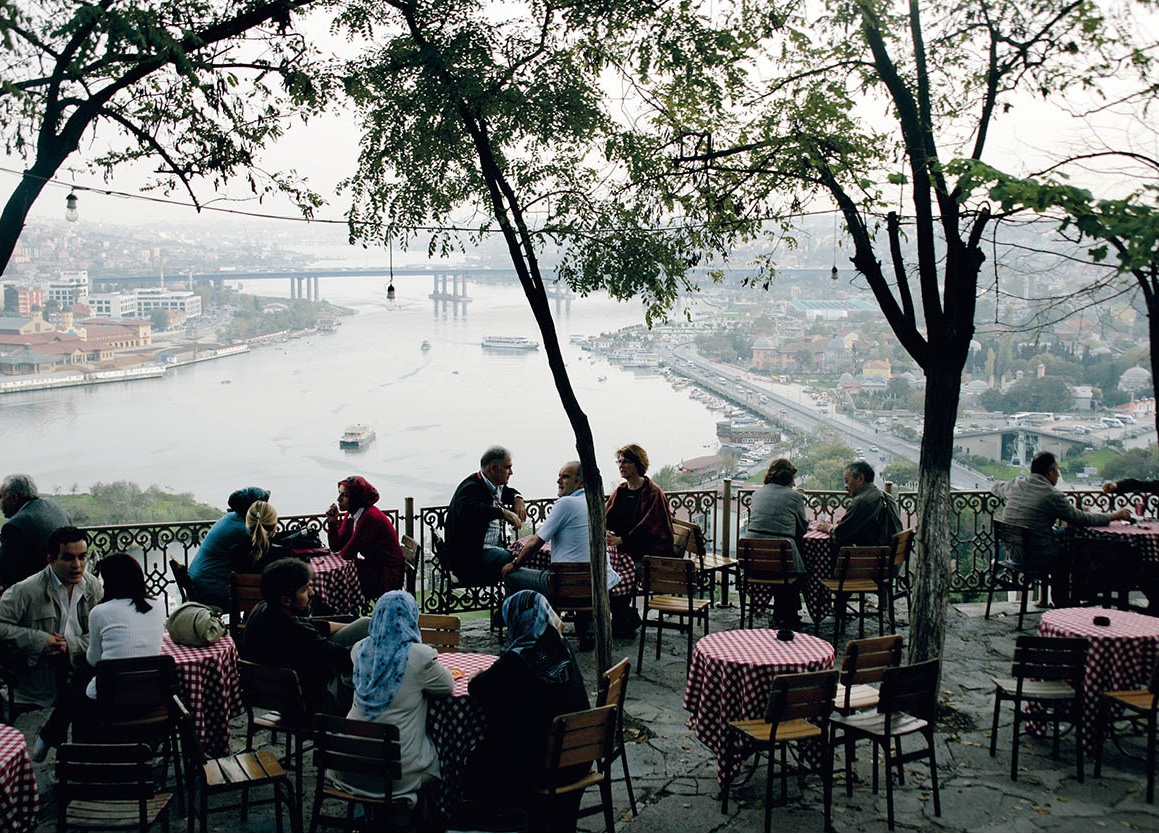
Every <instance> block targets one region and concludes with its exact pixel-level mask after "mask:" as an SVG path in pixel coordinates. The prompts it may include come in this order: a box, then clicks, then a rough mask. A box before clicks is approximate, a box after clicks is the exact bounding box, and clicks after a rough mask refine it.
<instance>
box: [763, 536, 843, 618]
mask: <svg viewBox="0 0 1159 834" xmlns="http://www.w3.org/2000/svg"><path fill="white" fill-rule="evenodd" d="M801 559H802V560H803V561H804V562H805V575H804V576H803V577H802V578H801V596H803V597H804V599H805V607H806V608H808V609H809V616H810V617H812V618H813V622H814V623H819V622H821V621H822V620H824V619H825V618H826V617H827V616H829V611H830V609H832V608H833V594H831V593H829V589H828V588H826V587H825V586H824V585H822V584H821V580H822V579H828V578H830V577H831V576H833V551H832V549H831V548H830V547H829V534H828V533H822V532H821V531H820V530H818V529H816V528H810V529H809V532H807V533H806V534H805V550H804V552H802V553H801ZM770 599H772V594H771V593H770V592H769V591H767V590H765V589H764V588H760V589H758V590H756V591H755V592H754V593H753V594H751V595H749V597H748V598H747V600H746V604H750V603H751V605H752V606H753V615H754V616H757V617H759V616H761V615H762V614H764V613H765V609H766V608H767V607H768V605H769V600H770ZM794 613H796V612H794Z"/></svg>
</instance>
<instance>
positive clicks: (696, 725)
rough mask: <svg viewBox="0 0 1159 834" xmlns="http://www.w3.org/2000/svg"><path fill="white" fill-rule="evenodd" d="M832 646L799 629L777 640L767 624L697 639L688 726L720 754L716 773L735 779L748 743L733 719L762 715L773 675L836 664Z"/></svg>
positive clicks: (689, 687)
mask: <svg viewBox="0 0 1159 834" xmlns="http://www.w3.org/2000/svg"><path fill="white" fill-rule="evenodd" d="M833 656H834V652H833V646H831V645H830V644H829V643H827V642H826V641H824V640H822V639H821V638H820V637H814V636H813V635H811V634H804V633H802V632H796V633H794V635H793V639H792V640H787V641H786V640H778V639H777V632H776V631H772V630H769V629H763V628H758V629H734V630H732V631H718V632H716V633H714V634H709V635H706V636H705V637H702V638H700V640H698V641H697V643H696V647H695V648H694V649H693V652H692V663H691V665H690V666H689V669H688V682H687V683H686V685H685V688H684V708H685V709H686V710H688V713H689V716H688V727H689V728H690V729H691V730H692V731H693V733H694V734H695V736H696V737H697V738H698V739H700V741H702V742H703V743H704V745H705V746H706V747H707V748H708V749H709V750H711V751H712V752H713V753H714V754H715V755H716V757H717V765H718V767H717V779H718V780H720V781H721V782H722V783H723V782H724V781H725V778H726V777H727V779H728V781H732V780H733V777H735V776H736V773H737V771H738V770H739V769H740V764H741V762H742V761H743V760H744V757H745V755H747V753H748V752H750V748H749V747H748V746H747V745H746V744H745V743H744V740H743V738H742V736H741V734H740V733H729V732H727V729H728V723H729V722H730V721H739V720H744V719H753V718H764V716H765V709H766V707H767V706H768V701H769V693H770V692H771V691H772V688H773V678H775V677H776V676H777V675H784V674H793V673H796V672H817V671H821V670H824V669H832V668H833Z"/></svg>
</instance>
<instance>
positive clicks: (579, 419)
mask: <svg viewBox="0 0 1159 834" xmlns="http://www.w3.org/2000/svg"><path fill="white" fill-rule="evenodd" d="M529 272H534V277H535V279H536V280H535V281H534V282H531V281H521V283H522V284H523V292H524V295H526V296H527V301H528V302H529V303H530V304H531V312H532V313H533V314H534V315H535V321H536V324H538V325H539V333H540V335H541V336H543V347H544V350H546V352H547V364H548V367H550V368H551V376H552V379H553V380H554V381H555V387H556V390H557V391H558V392H559V399H560V402H561V403H562V404H563V410H564V412H565V413H566V414H567V419H568V421H569V422H570V423H571V428H572V432H573V433H574V434H575V448H576V452H577V454H578V455H579V461H580V466H581V467H582V468H583V476H584V496H585V497H586V498H587V504H588V536H589V551H588V552H589V555H590V557H591V566H592V608H593V609H594V611H593V618H592V619H593V620H594V621H595V630H596V674H597V675H602V674H603V673H604V672H606V671H607V670H608V669H610V668H611V667H612V625H611V611H610V607H609V602H608V581H607V576H608V572H607V561H608V551H607V545H606V543H605V531H606V530H607V527H606V525H605V522H604V503H605V500H604V482H603V478H602V476H601V475H600V467H599V464H598V463H597V461H596V447H595V441H594V439H593V437H592V428H591V424H590V423H589V422H588V417H587V415H586V414H585V413H584V411H583V409H582V408H581V407H580V404H579V400H577V399H576V396H575V390H574V389H573V388H572V386H571V378H570V377H569V376H568V374H567V368H566V367H564V364H563V353H562V352H561V351H560V349H559V335H558V334H557V333H556V330H555V320H554V319H553V318H552V315H551V305H550V304H549V303H548V300H547V293H546V292H545V291H544V289H543V281H542V278H541V276H540V275H539V274H538V264H531V265H530V266H529ZM560 462H561V463H562V462H563V461H560Z"/></svg>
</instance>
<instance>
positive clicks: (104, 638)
mask: <svg viewBox="0 0 1159 834" xmlns="http://www.w3.org/2000/svg"><path fill="white" fill-rule="evenodd" d="M97 573H98V574H100V577H101V582H102V583H103V584H104V588H105V596H104V598H103V599H102V600H101V602H100V604H99V605H96V606H94V607H93V610H92V611H91V612H90V613H89V651H88V655H87V659H88V662H89V665H90V666H92V667H93V668H94V669H95V668H96V665H97V663H99V662H100V661H102V660H121V659H123V658H126V657H149V656H151V655H158V654H161V635H162V634H164V633H165V609H164V608H163V607H162V606H160V605H158V604H157V603H156V601H154V600H153V599H152V597H148V596H146V595H145V594H146V590H145V572H144V571H142V570H141V566H140V565H139V564H137V560H136V559H134V558H133V557H132V556H130V555H128V554H127V553H113V554H111V555H109V556H106V557H105V558H104V559H102V560H101V561H100V563H99V564H98V565H97ZM85 694H86V695H88V696H89V697H90V698H94V699H95V698H96V697H97V679H96V678H93V679H92V680H91V681H89V685H88V689H87V690H86V692H85Z"/></svg>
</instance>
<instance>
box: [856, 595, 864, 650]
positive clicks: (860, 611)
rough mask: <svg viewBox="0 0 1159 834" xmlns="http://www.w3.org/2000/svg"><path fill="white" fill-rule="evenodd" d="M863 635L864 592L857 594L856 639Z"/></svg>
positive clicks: (862, 637) (861, 637)
mask: <svg viewBox="0 0 1159 834" xmlns="http://www.w3.org/2000/svg"><path fill="white" fill-rule="evenodd" d="M864 637H865V594H858V595H857V639H858V640H861V639H864Z"/></svg>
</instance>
